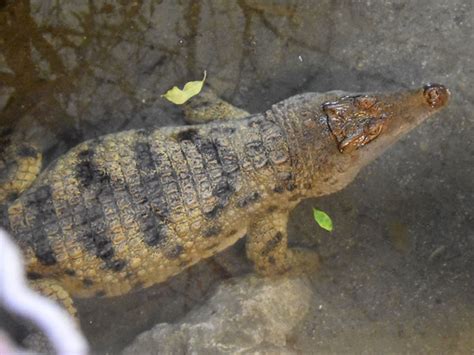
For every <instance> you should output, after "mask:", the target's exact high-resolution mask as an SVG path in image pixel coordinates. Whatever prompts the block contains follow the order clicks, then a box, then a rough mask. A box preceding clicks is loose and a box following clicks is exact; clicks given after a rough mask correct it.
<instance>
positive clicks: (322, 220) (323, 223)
mask: <svg viewBox="0 0 474 355" xmlns="http://www.w3.org/2000/svg"><path fill="white" fill-rule="evenodd" d="M313 217H314V220H315V221H316V223H317V224H319V226H320V227H321V228H323V229H325V230H327V231H328V232H332V229H333V227H332V220H331V217H329V216H328V214H327V213H326V212H324V211H321V210H317V209H316V208H313Z"/></svg>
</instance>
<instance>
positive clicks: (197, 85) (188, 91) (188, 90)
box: [161, 71, 207, 105]
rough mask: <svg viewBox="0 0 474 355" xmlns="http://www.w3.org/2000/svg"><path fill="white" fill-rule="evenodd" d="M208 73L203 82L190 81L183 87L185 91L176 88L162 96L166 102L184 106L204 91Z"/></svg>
mask: <svg viewBox="0 0 474 355" xmlns="http://www.w3.org/2000/svg"><path fill="white" fill-rule="evenodd" d="M206 74H207V73H206V71H204V78H202V80H201V81H190V82H189V83H186V84H185V85H184V87H183V90H181V89H180V88H178V87H177V86H174V87H173V88H172V89H170V90H168V91H167V92H166V94H164V95H161V97H164V98H165V99H166V100H168V101H171V102H172V103H174V104H176V105H182V104H184V103H185V102H186V101H188V100H189V99H190V98H191V97H193V96H196V95H197V94H199V93H200V92H201V90H202V86H203V85H204V81H205V80H206Z"/></svg>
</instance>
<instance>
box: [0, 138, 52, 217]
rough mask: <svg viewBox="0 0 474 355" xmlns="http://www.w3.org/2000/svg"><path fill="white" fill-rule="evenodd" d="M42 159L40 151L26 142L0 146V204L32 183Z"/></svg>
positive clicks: (13, 197)
mask: <svg viewBox="0 0 474 355" xmlns="http://www.w3.org/2000/svg"><path fill="white" fill-rule="evenodd" d="M1 148H3V149H1ZM42 160H43V156H42V154H41V152H40V151H39V150H38V149H37V148H36V147H35V146H33V145H31V144H28V143H21V144H11V145H8V146H7V147H0V204H6V203H8V202H9V201H12V200H15V199H16V198H17V197H18V196H19V195H20V194H21V193H22V192H23V191H25V190H26V189H27V188H29V187H30V186H31V185H32V184H33V182H34V181H35V180H36V178H37V177H38V174H39V173H40V171H41V165H42ZM0 221H1V220H0Z"/></svg>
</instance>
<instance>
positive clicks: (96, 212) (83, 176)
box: [72, 142, 125, 272]
mask: <svg viewBox="0 0 474 355" xmlns="http://www.w3.org/2000/svg"><path fill="white" fill-rule="evenodd" d="M95 147H96V142H93V143H90V145H89V147H88V148H87V149H84V150H82V151H80V152H79V153H78V155H77V157H78V159H79V163H78V164H77V166H76V169H75V172H76V177H77V179H78V180H79V182H80V184H81V187H82V191H81V195H82V201H80V204H78V205H76V206H73V207H72V208H73V218H74V224H75V232H76V234H77V236H76V238H77V240H78V241H79V242H80V243H82V244H83V245H84V248H85V249H86V250H87V251H89V252H90V253H93V254H94V255H95V256H96V257H98V258H100V259H101V260H102V261H103V262H104V263H105V267H106V268H107V269H110V270H112V271H117V272H118V271H121V270H122V269H123V268H124V266H125V262H124V261H123V260H121V259H116V258H115V249H114V245H113V242H112V239H111V237H110V236H109V234H108V225H107V220H108V217H107V216H106V214H105V212H104V211H105V210H108V211H114V213H115V214H117V215H118V211H117V210H116V205H115V204H116V201H115V200H116V196H115V194H114V189H113V188H112V180H111V178H110V176H109V174H108V173H107V172H106V171H105V170H104V169H103V168H100V167H98V166H97V165H96V163H95V162H94V155H95V151H94V148H95Z"/></svg>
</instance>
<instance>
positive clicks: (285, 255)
mask: <svg viewBox="0 0 474 355" xmlns="http://www.w3.org/2000/svg"><path fill="white" fill-rule="evenodd" d="M287 222H288V211H285V212H273V213H269V214H268V215H266V216H264V217H263V218H260V219H258V220H256V221H255V222H253V223H252V224H251V225H250V227H249V232H248V234H247V242H246V252H247V257H248V258H249V259H250V260H251V261H252V262H253V264H254V267H255V269H256V271H257V272H258V273H259V274H261V275H265V276H273V275H278V274H283V273H286V272H291V273H293V272H294V273H299V272H306V271H315V270H316V269H317V268H318V266H319V257H318V254H317V253H316V252H314V251H312V250H309V249H303V248H288V233H287V230H286V227H287Z"/></svg>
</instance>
